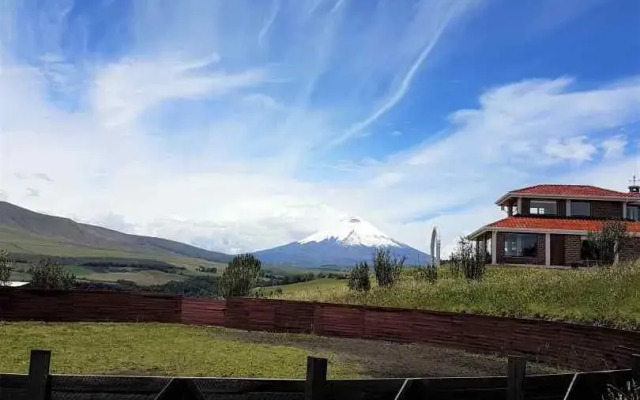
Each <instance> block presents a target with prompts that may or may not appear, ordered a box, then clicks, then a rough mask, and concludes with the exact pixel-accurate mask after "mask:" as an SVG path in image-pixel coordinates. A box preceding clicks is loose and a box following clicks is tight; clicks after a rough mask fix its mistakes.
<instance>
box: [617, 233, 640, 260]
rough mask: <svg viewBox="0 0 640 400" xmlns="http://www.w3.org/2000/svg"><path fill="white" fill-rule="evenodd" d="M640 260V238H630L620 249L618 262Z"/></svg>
mask: <svg viewBox="0 0 640 400" xmlns="http://www.w3.org/2000/svg"><path fill="white" fill-rule="evenodd" d="M637 259H640V237H631V238H629V239H628V240H627V241H626V243H625V244H624V245H623V246H622V247H621V248H620V261H633V260H637Z"/></svg>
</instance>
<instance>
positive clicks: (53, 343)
mask: <svg viewBox="0 0 640 400" xmlns="http://www.w3.org/2000/svg"><path fill="white" fill-rule="evenodd" d="M0 343H1V344H2V345H1V346H0V372H2V373H27V371H28V362H29V351H30V350H31V349H37V348H39V349H49V350H51V351H52V356H51V369H52V372H54V373H74V374H118V375H170V376H217V377H287V378H304V375H305V368H306V357H307V356H308V355H316V356H320V357H326V358H328V359H329V376H330V377H332V378H353V377H394V376H397V377H411V376H413V377H418V376H423V377H424V376H472V375H501V374H504V373H505V371H506V360H505V359H502V358H498V357H494V356H489V355H477V354H471V353H466V352H463V351H459V350H449V349H442V348H437V347H433V346H428V345H422V344H401V343H389V342H381V341H367V340H355V339H340V338H323V337H318V336H313V335H293V334H274V333H266V332H244V331H236V330H230V329H224V328H207V327H193V326H183V325H173V324H143V323H140V324H113V323H39V322H19V323H0ZM530 371H532V372H533V373H554V372H557V370H555V369H553V368H550V367H545V366H541V365H538V364H532V365H531V366H530Z"/></svg>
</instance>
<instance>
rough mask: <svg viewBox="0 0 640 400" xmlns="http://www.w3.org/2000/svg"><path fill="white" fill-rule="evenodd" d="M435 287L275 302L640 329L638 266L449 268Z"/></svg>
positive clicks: (333, 289)
mask: <svg viewBox="0 0 640 400" xmlns="http://www.w3.org/2000/svg"><path fill="white" fill-rule="evenodd" d="M439 273H440V279H438V281H437V282H436V283H434V284H430V283H428V282H425V281H421V280H417V279H415V278H414V277H413V274H411V273H405V274H404V275H403V277H402V279H401V281H400V282H399V283H398V284H397V285H396V286H394V287H392V288H389V289H383V288H379V287H375V285H374V287H373V288H372V290H371V291H370V292H369V293H354V292H352V291H349V290H348V288H347V282H346V280H342V281H335V282H332V283H331V284H329V283H327V284H325V285H322V286H320V287H316V288H298V289H297V290H286V291H285V290H284V288H283V293H282V294H281V295H276V294H272V297H277V298H284V299H291V300H307V301H325V302H333V303H346V304H366V305H377V306H388V307H407V308H422V309H430V310H441V311H453V312H471V313H479V314H488V315H499V316H512V317H533V318H542V319H548V320H564V321H572V322H580V323H588V324H595V325H605V326H611V327H617V328H626V329H640V263H636V264H635V265H626V266H619V267H614V268H609V269H588V270H558V269H544V268H521V267H490V268H489V269H488V271H487V275H486V276H485V278H484V279H483V280H482V281H480V282H467V281H466V280H465V279H463V278H454V277H452V276H451V275H450V274H449V271H448V268H447V267H443V268H442V269H441V270H440V271H439ZM291 286H293V285H291Z"/></svg>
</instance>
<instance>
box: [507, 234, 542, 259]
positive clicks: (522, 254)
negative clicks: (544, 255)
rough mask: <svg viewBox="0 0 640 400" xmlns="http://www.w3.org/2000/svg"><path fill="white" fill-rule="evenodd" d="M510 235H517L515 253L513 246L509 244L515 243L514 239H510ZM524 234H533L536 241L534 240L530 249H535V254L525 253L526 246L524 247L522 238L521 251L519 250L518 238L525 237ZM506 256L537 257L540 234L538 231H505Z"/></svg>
mask: <svg viewBox="0 0 640 400" xmlns="http://www.w3.org/2000/svg"><path fill="white" fill-rule="evenodd" d="M509 236H516V240H515V243H516V246H515V247H516V254H513V253H512V252H511V250H510V249H511V246H508V244H512V243H514V241H513V240H509ZM523 236H531V237H533V239H534V241H533V247H531V248H530V249H532V250H533V254H532V255H526V254H525V247H524V239H522V240H521V242H522V243H520V247H521V248H520V252H518V240H517V237H523ZM504 256H505V257H509V258H536V257H537V256H538V234H537V233H522V232H506V233H504Z"/></svg>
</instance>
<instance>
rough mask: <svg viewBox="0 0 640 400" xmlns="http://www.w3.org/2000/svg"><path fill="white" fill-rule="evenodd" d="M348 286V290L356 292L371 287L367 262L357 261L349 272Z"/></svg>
mask: <svg viewBox="0 0 640 400" xmlns="http://www.w3.org/2000/svg"><path fill="white" fill-rule="evenodd" d="M348 286H349V289H350V290H355V291H356V292H368V291H369V290H370V289H371V279H370V278H369V264H367V263H366V262H359V263H358V264H357V265H356V266H355V267H353V269H352V270H351V272H350V273H349V282H348Z"/></svg>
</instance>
